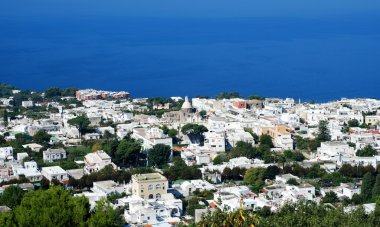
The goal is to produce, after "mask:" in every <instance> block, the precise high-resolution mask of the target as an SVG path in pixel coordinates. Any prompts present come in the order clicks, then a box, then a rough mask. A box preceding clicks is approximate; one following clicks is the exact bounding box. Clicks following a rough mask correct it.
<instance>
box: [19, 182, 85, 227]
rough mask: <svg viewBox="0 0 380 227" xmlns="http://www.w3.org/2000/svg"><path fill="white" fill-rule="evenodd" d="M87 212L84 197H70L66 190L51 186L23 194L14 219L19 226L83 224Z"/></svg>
mask: <svg viewBox="0 0 380 227" xmlns="http://www.w3.org/2000/svg"><path fill="white" fill-rule="evenodd" d="M88 213H89V203H88V200H87V199H86V198H85V197H72V196H71V195H70V193H69V192H68V191H65V190H63V189H61V188H59V187H53V188H51V189H48V190H46V191H32V192H29V193H27V194H25V196H24V198H23V200H22V202H21V205H20V206H18V207H17V208H16V209H15V211H14V214H15V221H16V223H18V225H20V226H39V225H40V224H41V223H49V225H51V226H83V225H84V222H85V221H86V219H87V217H88Z"/></svg>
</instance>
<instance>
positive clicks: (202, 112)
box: [199, 110, 207, 119]
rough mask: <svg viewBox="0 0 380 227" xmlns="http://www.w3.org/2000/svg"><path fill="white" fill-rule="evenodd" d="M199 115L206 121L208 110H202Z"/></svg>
mask: <svg viewBox="0 0 380 227" xmlns="http://www.w3.org/2000/svg"><path fill="white" fill-rule="evenodd" d="M199 115H201V117H202V119H205V118H206V116H207V112H206V110H201V111H199Z"/></svg>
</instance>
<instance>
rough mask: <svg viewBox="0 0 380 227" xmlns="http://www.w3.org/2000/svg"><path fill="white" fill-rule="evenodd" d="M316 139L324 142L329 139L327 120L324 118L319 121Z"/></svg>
mask: <svg viewBox="0 0 380 227" xmlns="http://www.w3.org/2000/svg"><path fill="white" fill-rule="evenodd" d="M317 140H318V141H320V142H325V141H330V140H331V135H330V130H329V122H328V121H326V120H322V121H319V124H318V134H317Z"/></svg>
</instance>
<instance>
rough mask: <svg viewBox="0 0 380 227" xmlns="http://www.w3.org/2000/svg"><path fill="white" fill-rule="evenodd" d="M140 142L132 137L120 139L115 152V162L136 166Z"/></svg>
mask: <svg viewBox="0 0 380 227" xmlns="http://www.w3.org/2000/svg"><path fill="white" fill-rule="evenodd" d="M140 150H141V143H140V142H139V141H136V140H134V139H132V138H125V139H123V140H121V142H120V143H119V145H118V146H117V149H116V152H115V163H116V164H118V165H121V166H138V165H139V157H140Z"/></svg>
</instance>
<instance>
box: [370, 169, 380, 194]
mask: <svg viewBox="0 0 380 227" xmlns="http://www.w3.org/2000/svg"><path fill="white" fill-rule="evenodd" d="M378 196H380V174H377V176H376V182H375V185H374V186H373V189H372V198H373V199H374V200H376V198H377V197H378Z"/></svg>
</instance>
